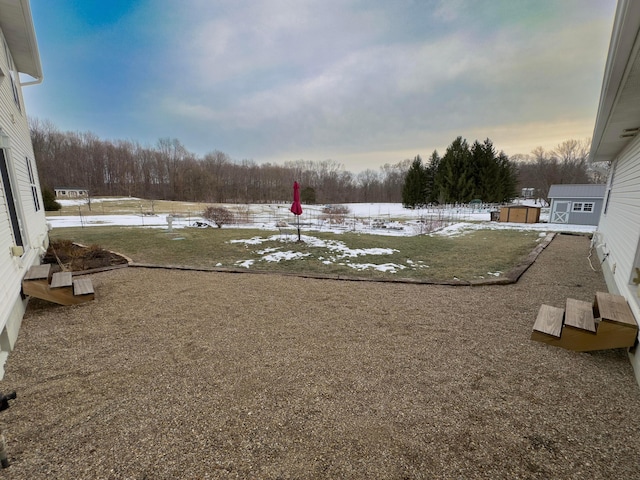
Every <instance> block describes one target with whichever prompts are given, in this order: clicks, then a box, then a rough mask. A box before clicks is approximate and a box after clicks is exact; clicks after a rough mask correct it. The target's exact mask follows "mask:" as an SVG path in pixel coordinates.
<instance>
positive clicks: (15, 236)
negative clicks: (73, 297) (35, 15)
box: [0, 0, 49, 378]
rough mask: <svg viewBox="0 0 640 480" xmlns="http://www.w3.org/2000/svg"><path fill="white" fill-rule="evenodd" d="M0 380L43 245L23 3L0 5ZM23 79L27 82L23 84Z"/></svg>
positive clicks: (32, 66) (38, 76)
mask: <svg viewBox="0 0 640 480" xmlns="http://www.w3.org/2000/svg"><path fill="white" fill-rule="evenodd" d="M0 42H1V43H2V46H1V47H0V177H1V181H0V285H1V287H0V378H2V376H3V375H4V362H5V360H6V358H7V356H8V354H9V352H10V351H11V350H12V349H13V346H14V344H15V341H16V338H17V336H18V330H19V328H20V324H21V323H22V316H23V314H24V311H25V308H26V305H27V300H26V299H25V298H23V296H22V292H21V289H22V279H23V277H24V276H25V274H26V272H27V271H28V269H29V267H31V266H32V265H34V264H38V263H40V258H41V254H42V253H43V252H44V250H45V249H46V247H47V246H48V242H49V240H48V234H47V224H46V219H45V216H44V206H43V202H42V193H41V192H40V181H39V180H38V172H37V170H36V164H35V159H34V156H33V146H32V145H31V137H30V135H29V125H28V122H27V115H26V110H25V105H24V100H23V98H22V87H24V86H26V85H32V84H37V83H40V81H41V80H42V68H41V64H40V56H39V53H38V46H37V43H36V36H35V31H34V27H33V20H32V18H31V9H30V6H29V1H28V0H0ZM25 75H28V76H30V77H31V79H27V77H25Z"/></svg>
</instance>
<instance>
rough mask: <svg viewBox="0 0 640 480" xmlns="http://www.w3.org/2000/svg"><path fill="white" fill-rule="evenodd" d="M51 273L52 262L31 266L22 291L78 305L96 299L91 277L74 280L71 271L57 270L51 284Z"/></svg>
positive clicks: (59, 302) (53, 300)
mask: <svg viewBox="0 0 640 480" xmlns="http://www.w3.org/2000/svg"><path fill="white" fill-rule="evenodd" d="M50 274H51V265H50V264H43V265H35V266H33V267H31V268H30V269H29V271H28V272H27V274H26V275H25V276H24V278H23V280H22V293H23V294H24V295H27V296H29V297H35V298H40V299H42V300H47V301H49V302H53V303H57V304H60V305H76V304H78V303H84V302H89V301H91V300H93V299H94V291H93V284H92V283H91V279H90V278H88V277H86V278H79V279H76V280H74V279H73V274H72V273H71V272H56V273H54V274H53V275H51V284H49V276H50Z"/></svg>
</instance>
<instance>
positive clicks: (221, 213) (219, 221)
mask: <svg viewBox="0 0 640 480" xmlns="http://www.w3.org/2000/svg"><path fill="white" fill-rule="evenodd" d="M202 217H203V218H205V219H207V220H209V221H210V222H213V223H215V224H216V226H217V227H218V228H221V227H222V225H225V224H228V223H233V213H231V211H230V210H228V209H226V208H224V207H207V208H206V209H205V211H204V212H202Z"/></svg>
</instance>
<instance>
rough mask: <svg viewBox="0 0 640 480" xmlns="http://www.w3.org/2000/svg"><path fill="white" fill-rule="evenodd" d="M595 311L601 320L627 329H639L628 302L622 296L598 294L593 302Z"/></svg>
mask: <svg viewBox="0 0 640 480" xmlns="http://www.w3.org/2000/svg"><path fill="white" fill-rule="evenodd" d="M593 310H594V312H595V313H596V316H598V317H600V319H601V320H605V321H609V322H613V323H618V324H620V325H623V326H625V327H631V328H635V329H636V330H637V329H638V324H637V323H636V320H635V318H634V317H633V313H631V309H630V308H629V304H628V303H627V300H626V299H625V298H624V297H623V296H622V295H614V294H612V293H605V292H598V293H596V298H595V300H594V302H593Z"/></svg>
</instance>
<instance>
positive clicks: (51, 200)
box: [42, 188, 62, 212]
mask: <svg viewBox="0 0 640 480" xmlns="http://www.w3.org/2000/svg"><path fill="white" fill-rule="evenodd" d="M42 202H43V203H44V209H45V211H47V212H57V211H58V210H60V209H61V208H62V205H60V204H59V203H58V202H56V195H55V193H53V191H52V190H51V189H50V188H44V189H43V190H42Z"/></svg>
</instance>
